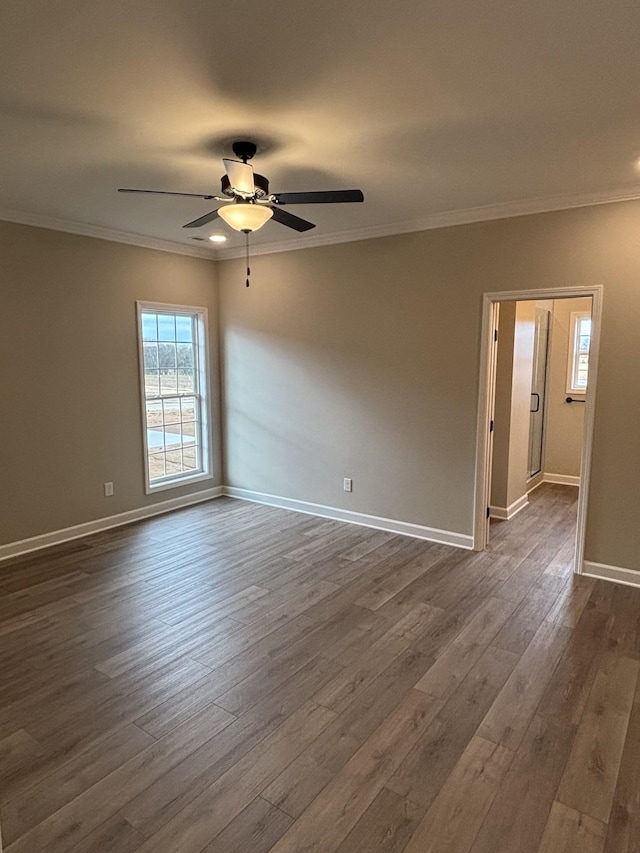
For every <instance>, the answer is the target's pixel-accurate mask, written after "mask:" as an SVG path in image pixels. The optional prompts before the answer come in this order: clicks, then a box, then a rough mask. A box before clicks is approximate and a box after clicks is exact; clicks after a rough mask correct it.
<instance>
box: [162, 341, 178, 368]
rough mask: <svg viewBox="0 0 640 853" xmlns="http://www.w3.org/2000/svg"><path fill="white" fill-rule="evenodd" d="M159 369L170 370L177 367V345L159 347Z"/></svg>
mask: <svg viewBox="0 0 640 853" xmlns="http://www.w3.org/2000/svg"><path fill="white" fill-rule="evenodd" d="M158 367H159V368H160V370H168V369H169V368H175V367H176V345H175V344H159V345H158Z"/></svg>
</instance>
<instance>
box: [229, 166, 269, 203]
mask: <svg viewBox="0 0 640 853" xmlns="http://www.w3.org/2000/svg"><path fill="white" fill-rule="evenodd" d="M220 183H221V186H222V192H223V193H224V195H226V196H229V198H234V193H233V190H232V189H231V184H230V182H229V176H228V175H224V177H223V178H222V180H221V182H220ZM253 185H254V187H255V191H256V198H264V197H265V196H268V195H269V181H268V180H267V179H266V178H265V176H264V175H258V174H257V173H256V172H254V173H253Z"/></svg>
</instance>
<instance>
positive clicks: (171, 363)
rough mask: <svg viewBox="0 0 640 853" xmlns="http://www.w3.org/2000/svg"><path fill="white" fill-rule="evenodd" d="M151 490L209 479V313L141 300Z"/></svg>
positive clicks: (147, 467)
mask: <svg viewBox="0 0 640 853" xmlns="http://www.w3.org/2000/svg"><path fill="white" fill-rule="evenodd" d="M137 307H138V340H139V343H140V377H141V386H142V418H143V435H144V447H145V474H146V489H147V492H152V491H156V490H157V489H167V488H170V487H172V486H177V485H181V484H182V483H184V482H187V481H194V480H202V479H205V478H208V477H209V476H210V472H211V463H210V454H209V428H208V421H209V418H208V399H207V373H206V366H207V341H206V328H207V311H206V308H188V307H184V306H179V305H160V304H156V303H148V302H138V303H137Z"/></svg>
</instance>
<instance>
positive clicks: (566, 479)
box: [542, 471, 580, 486]
mask: <svg viewBox="0 0 640 853" xmlns="http://www.w3.org/2000/svg"><path fill="white" fill-rule="evenodd" d="M542 482H543V483H557V485H559V486H579V485H580V477H574V476H573V475H572V474H547V472H546V471H545V473H544V477H543V478H542Z"/></svg>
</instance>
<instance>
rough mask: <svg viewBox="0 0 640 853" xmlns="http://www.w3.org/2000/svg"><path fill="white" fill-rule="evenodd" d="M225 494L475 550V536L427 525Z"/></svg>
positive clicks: (245, 492) (231, 491)
mask: <svg viewBox="0 0 640 853" xmlns="http://www.w3.org/2000/svg"><path fill="white" fill-rule="evenodd" d="M223 493H224V494H225V495H227V496H228V497H230V498H238V499H239V500H244V501H251V502H253V503H259V504H266V505H267V506H275V507H278V508H279V509H290V510H293V511H294V512H303V513H306V514H307V515H317V516H320V517H321V518H331V519H333V520H334V521H346V522H347V523H349V524H359V525H360V526H361V527H373V528H375V529H376V530H386V531H388V532H389V533H399V534H401V535H403V536H412V537H413V538H414V539H426V540H427V541H428V542H437V543H438V544H440V545H452V546H453V547H454V548H464V549H466V550H469V551H470V550H472V549H473V536H470V535H467V534H465V533H453V532H451V531H449V530H438V529H437V528H435V527H425V526H424V525H421V524H412V523H410V522H407V521H396V520H395V519H392V518H383V517H381V516H377V515H367V514H366V513H363V512H353V511H351V510H347V509H339V508H338V507H332V506H324V505H323V504H315V503H309V502H308V501H299V500H294V499H293V498H284V497H281V496H279V495H267V494H264V493H262V492H253V491H250V490H249V489H238V488H236V487H235V486H225V487H224V490H223Z"/></svg>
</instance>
